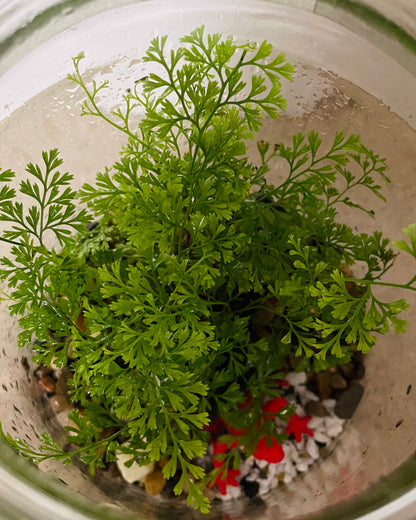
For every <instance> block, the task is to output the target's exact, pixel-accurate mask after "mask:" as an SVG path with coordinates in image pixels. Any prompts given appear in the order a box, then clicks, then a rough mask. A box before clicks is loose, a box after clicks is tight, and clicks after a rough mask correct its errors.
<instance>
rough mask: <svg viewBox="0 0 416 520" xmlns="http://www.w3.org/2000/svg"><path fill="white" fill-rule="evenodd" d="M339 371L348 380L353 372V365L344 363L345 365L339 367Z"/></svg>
mask: <svg viewBox="0 0 416 520" xmlns="http://www.w3.org/2000/svg"><path fill="white" fill-rule="evenodd" d="M339 370H340V372H341V374H342V375H343V376H344V377H346V378H347V379H350V378H351V377H352V375H353V372H354V364H353V363H351V361H350V362H349V363H345V365H340V367H339Z"/></svg>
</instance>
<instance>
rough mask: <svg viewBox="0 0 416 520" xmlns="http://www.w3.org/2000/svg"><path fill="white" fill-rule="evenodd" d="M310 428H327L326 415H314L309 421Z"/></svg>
mask: <svg viewBox="0 0 416 520" xmlns="http://www.w3.org/2000/svg"><path fill="white" fill-rule="evenodd" d="M308 428H310V429H311V430H320V429H324V428H325V417H316V416H315V417H312V419H311V420H310V421H309V422H308Z"/></svg>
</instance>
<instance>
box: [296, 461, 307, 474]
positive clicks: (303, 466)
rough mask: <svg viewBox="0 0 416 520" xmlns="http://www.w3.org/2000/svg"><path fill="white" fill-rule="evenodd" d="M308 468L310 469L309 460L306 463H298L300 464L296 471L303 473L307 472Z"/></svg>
mask: <svg viewBox="0 0 416 520" xmlns="http://www.w3.org/2000/svg"><path fill="white" fill-rule="evenodd" d="M308 468H309V464H308V462H307V459H306V460H304V461H302V462H298V463H297V464H296V469H297V470H298V471H299V472H301V473H303V472H305V471H307V470H308Z"/></svg>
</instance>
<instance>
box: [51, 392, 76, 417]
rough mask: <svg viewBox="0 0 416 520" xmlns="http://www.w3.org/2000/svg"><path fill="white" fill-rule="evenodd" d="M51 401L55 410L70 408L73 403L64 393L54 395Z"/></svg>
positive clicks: (60, 410)
mask: <svg viewBox="0 0 416 520" xmlns="http://www.w3.org/2000/svg"><path fill="white" fill-rule="evenodd" d="M49 403H50V405H51V408H52V410H53V411H54V412H56V413H58V412H62V410H67V409H68V408H71V405H70V404H69V402H68V401H67V399H66V398H65V397H64V396H63V395H57V394H55V395H53V396H52V397H51V398H50V399H49Z"/></svg>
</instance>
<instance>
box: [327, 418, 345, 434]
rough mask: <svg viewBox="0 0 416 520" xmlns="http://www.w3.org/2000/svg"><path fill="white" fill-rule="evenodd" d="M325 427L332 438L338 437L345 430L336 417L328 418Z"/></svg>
mask: <svg viewBox="0 0 416 520" xmlns="http://www.w3.org/2000/svg"><path fill="white" fill-rule="evenodd" d="M325 427H326V433H327V435H329V436H330V437H337V435H339V434H340V433H341V432H342V430H343V424H342V423H340V422H339V421H338V420H337V418H336V417H326V418H325Z"/></svg>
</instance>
